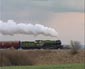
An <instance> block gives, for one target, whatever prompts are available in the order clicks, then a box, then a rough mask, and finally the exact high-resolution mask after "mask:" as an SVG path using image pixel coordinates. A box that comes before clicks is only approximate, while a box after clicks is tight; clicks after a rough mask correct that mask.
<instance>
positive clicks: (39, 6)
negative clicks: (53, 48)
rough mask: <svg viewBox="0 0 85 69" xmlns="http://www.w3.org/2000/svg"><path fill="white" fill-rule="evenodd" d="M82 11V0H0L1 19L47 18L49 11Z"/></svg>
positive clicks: (31, 19) (40, 20)
mask: <svg viewBox="0 0 85 69" xmlns="http://www.w3.org/2000/svg"><path fill="white" fill-rule="evenodd" d="M58 12H81V13H82V12H84V0H0V13H1V14H0V16H1V19H2V20H8V19H14V20H16V21H21V20H22V19H23V20H22V21H24V22H25V21H29V20H30V21H34V22H35V21H36V22H37V21H39V22H42V21H43V22H44V21H46V20H48V19H49V18H50V16H51V13H58Z"/></svg>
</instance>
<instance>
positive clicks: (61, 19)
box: [0, 0, 85, 44]
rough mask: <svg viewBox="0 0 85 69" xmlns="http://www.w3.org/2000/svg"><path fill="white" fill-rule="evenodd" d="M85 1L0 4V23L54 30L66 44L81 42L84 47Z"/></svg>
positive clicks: (5, 0)
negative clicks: (25, 24)
mask: <svg viewBox="0 0 85 69" xmlns="http://www.w3.org/2000/svg"><path fill="white" fill-rule="evenodd" d="M84 1H85V0H0V20H3V21H7V20H9V19H12V20H14V21H16V22H25V23H29V22H31V23H33V24H36V23H39V24H43V25H45V26H49V27H53V28H55V29H56V30H57V32H58V33H59V36H58V37H59V39H61V40H62V41H63V42H64V43H68V42H69V41H70V40H78V41H80V42H82V43H83V44H84V10H85V9H84ZM27 38H28V39H29V40H32V39H56V38H51V37H45V36H39V37H34V36H32V35H31V36H30V35H23V36H19V35H16V36H3V35H0V40H28V39H27Z"/></svg>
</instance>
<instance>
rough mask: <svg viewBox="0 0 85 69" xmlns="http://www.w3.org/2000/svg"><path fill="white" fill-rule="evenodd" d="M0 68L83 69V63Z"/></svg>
mask: <svg viewBox="0 0 85 69" xmlns="http://www.w3.org/2000/svg"><path fill="white" fill-rule="evenodd" d="M0 69H85V66H84V64H64V65H48V66H8V67H0Z"/></svg>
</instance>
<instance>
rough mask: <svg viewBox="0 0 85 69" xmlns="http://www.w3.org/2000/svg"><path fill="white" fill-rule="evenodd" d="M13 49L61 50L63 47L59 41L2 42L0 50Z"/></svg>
mask: <svg viewBox="0 0 85 69" xmlns="http://www.w3.org/2000/svg"><path fill="white" fill-rule="evenodd" d="M11 47H13V48H15V49H19V48H22V49H58V48H60V49H62V48H63V46H62V44H61V41H60V40H35V41H2V42H0V49H6V48H11Z"/></svg>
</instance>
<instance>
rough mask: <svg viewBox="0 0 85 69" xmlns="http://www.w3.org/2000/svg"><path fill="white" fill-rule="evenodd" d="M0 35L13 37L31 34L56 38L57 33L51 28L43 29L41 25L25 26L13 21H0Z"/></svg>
mask: <svg viewBox="0 0 85 69" xmlns="http://www.w3.org/2000/svg"><path fill="white" fill-rule="evenodd" d="M0 34H3V35H15V34H27V35H28V34H31V35H40V34H43V35H46V36H52V37H56V36H57V32H56V30H55V29H53V28H49V27H45V26H44V25H41V24H35V25H33V24H31V23H29V24H26V23H16V22H14V21H13V20H8V21H7V22H3V21H1V20H0Z"/></svg>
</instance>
